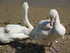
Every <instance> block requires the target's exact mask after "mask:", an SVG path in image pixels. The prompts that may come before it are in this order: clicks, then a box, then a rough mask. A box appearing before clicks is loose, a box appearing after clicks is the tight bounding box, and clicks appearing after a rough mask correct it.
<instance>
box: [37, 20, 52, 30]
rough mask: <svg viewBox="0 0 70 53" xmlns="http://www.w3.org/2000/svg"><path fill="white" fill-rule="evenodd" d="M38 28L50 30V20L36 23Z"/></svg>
mask: <svg viewBox="0 0 70 53" xmlns="http://www.w3.org/2000/svg"><path fill="white" fill-rule="evenodd" d="M38 27H39V28H41V29H44V30H49V29H51V28H52V25H50V19H48V20H41V21H39V23H38Z"/></svg>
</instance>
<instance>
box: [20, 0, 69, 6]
mask: <svg viewBox="0 0 70 53" xmlns="http://www.w3.org/2000/svg"><path fill="white" fill-rule="evenodd" d="M21 1H23V2H24V1H28V3H29V5H31V6H39V7H66V6H70V0H21Z"/></svg>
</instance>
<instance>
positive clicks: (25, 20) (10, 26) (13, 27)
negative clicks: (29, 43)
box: [5, 2, 33, 33]
mask: <svg viewBox="0 0 70 53" xmlns="http://www.w3.org/2000/svg"><path fill="white" fill-rule="evenodd" d="M28 9H29V6H28V3H27V2H24V3H23V6H22V14H23V23H24V25H25V26H27V27H28V28H29V29H33V26H32V25H31V24H30V22H29V20H28V15H27V14H28ZM22 28H23V27H22V26H21V25H19V24H8V25H7V26H6V27H5V29H6V31H9V33H16V32H17V33H19V31H22ZM25 28H26V27H25ZM16 29H18V30H17V31H16ZM19 29H20V30H19Z"/></svg>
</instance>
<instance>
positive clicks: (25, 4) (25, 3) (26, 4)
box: [22, 2, 29, 10]
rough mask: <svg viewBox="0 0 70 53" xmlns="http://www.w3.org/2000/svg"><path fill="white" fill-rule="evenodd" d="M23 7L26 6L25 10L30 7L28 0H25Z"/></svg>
mask: <svg viewBox="0 0 70 53" xmlns="http://www.w3.org/2000/svg"><path fill="white" fill-rule="evenodd" d="M22 8H24V9H25V10H27V9H29V5H28V2H24V3H23V6H22Z"/></svg>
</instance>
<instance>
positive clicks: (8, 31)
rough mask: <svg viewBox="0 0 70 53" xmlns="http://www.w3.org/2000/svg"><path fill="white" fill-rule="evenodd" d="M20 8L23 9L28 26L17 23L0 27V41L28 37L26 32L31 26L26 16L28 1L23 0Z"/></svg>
mask: <svg viewBox="0 0 70 53" xmlns="http://www.w3.org/2000/svg"><path fill="white" fill-rule="evenodd" d="M22 8H23V9H24V13H25V14H24V20H25V22H26V24H27V26H28V28H27V27H25V26H21V25H18V24H8V25H7V26H6V27H0V42H2V43H9V42H12V41H15V40H16V39H18V40H21V39H25V38H28V37H29V36H28V34H29V33H30V31H31V29H33V27H32V25H31V24H30V23H29V21H28V17H27V12H28V9H29V6H28V3H27V2H24V3H23V6H22Z"/></svg>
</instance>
